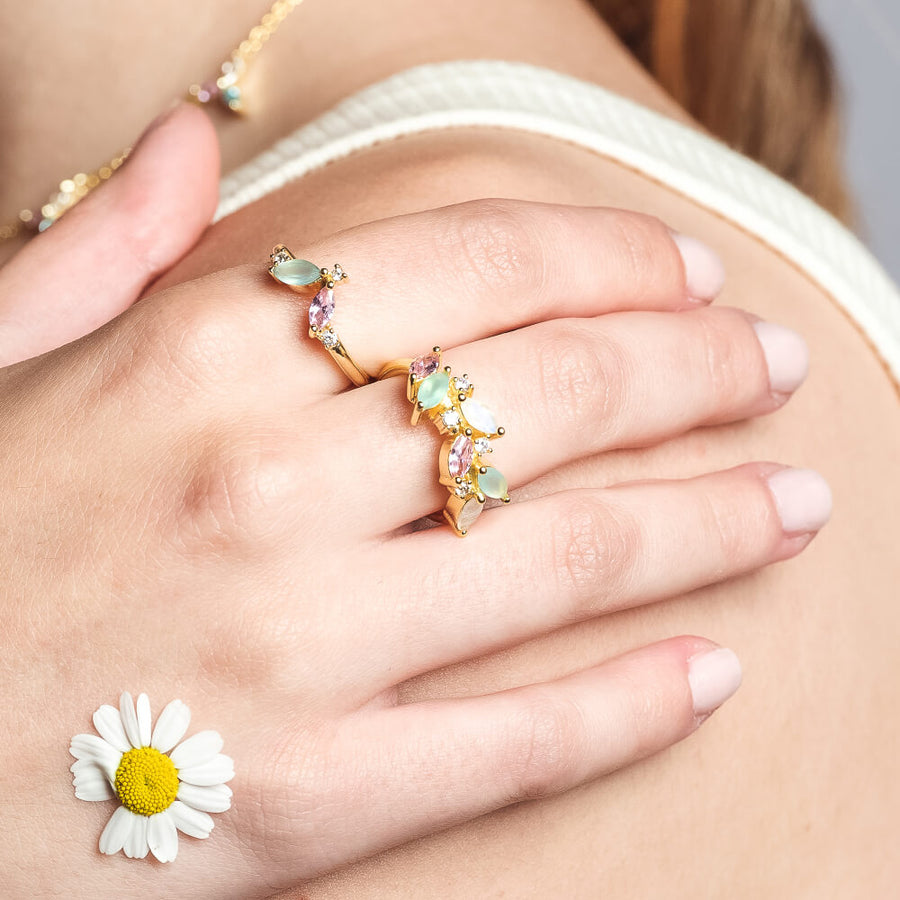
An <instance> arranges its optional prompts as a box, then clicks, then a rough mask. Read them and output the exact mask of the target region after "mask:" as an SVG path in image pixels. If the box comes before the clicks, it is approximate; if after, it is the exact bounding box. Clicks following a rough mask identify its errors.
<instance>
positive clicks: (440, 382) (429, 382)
mask: <svg viewBox="0 0 900 900" xmlns="http://www.w3.org/2000/svg"><path fill="white" fill-rule="evenodd" d="M449 388H450V376H449V375H448V374H447V373H446V372H435V373H434V374H433V375H429V376H428V377H427V378H426V379H425V380H424V381H423V382H422V383H421V384H420V385H419V390H418V392H417V394H416V400H417V401H418V402H419V403H421V404H422V409H433V408H434V407H435V406H437V405H438V403H440V402H441V401H443V400H444V398H445V397H446V396H447V391H448V390H449Z"/></svg>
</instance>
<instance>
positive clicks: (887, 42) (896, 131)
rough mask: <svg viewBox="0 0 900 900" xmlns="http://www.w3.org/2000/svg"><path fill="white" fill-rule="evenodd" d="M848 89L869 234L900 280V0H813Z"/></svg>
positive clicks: (852, 152)
mask: <svg viewBox="0 0 900 900" xmlns="http://www.w3.org/2000/svg"><path fill="white" fill-rule="evenodd" d="M809 6H810V8H811V10H812V12H813V15H815V16H816V18H817V19H818V21H819V24H820V25H821V27H822V29H823V30H824V31H825V34H826V36H827V37H828V39H829V41H830V43H831V47H832V50H833V52H834V56H835V62H836V64H837V68H838V75H839V77H840V81H841V84H842V86H843V91H844V105H845V121H846V137H845V143H846V152H847V164H848V169H849V174H850V182H851V184H852V186H853V189H854V193H855V196H856V198H857V201H858V203H859V212H860V218H861V219H862V223H861V225H862V228H861V231H862V237H863V239H864V240H865V241H866V243H867V244H868V245H869V247H870V248H871V249H872V250H873V251H874V253H875V255H876V256H878V258H879V259H880V260H881V262H882V263H883V265H884V266H885V267H886V268H887V270H888V271H889V272H890V273H891V275H893V277H894V279H895V280H898V281H900V0H809Z"/></svg>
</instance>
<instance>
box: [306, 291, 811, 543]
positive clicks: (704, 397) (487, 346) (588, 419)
mask: <svg viewBox="0 0 900 900" xmlns="http://www.w3.org/2000/svg"><path fill="white" fill-rule="evenodd" d="M444 362H445V363H449V364H450V365H451V366H452V369H453V372H454V374H463V373H466V374H468V375H469V376H470V378H471V380H472V382H473V383H474V384H475V392H474V397H473V399H475V400H477V401H478V402H479V403H482V404H485V405H487V406H489V407H490V408H491V409H492V410H493V411H494V412H495V414H496V418H497V421H498V423H500V424H501V425H503V426H504V427H505V429H506V432H507V434H506V436H504V438H503V440H502V441H499V442H498V441H492V442H491V448H492V451H493V452H492V453H491V456H490V461H491V464H492V465H493V464H494V461H495V460H496V467H497V468H499V469H500V470H501V471H502V472H503V474H504V475H505V476H506V478H507V480H508V481H509V483H510V485H511V486H516V485H522V484H525V483H527V482H529V481H531V480H533V479H534V478H537V477H538V476H540V475H542V474H544V473H546V472H548V471H550V470H552V469H554V468H556V467H558V466H560V465H563V464H565V463H567V462H570V461H572V460H574V459H578V458H580V457H584V456H588V455H592V454H595V453H599V452H602V451H606V450H612V449H620V448H625V447H637V446H642V445H649V444H653V443H657V442H659V441H662V440H665V439H666V438H669V437H673V436H675V435H678V434H681V433H683V432H685V431H688V430H690V429H691V428H695V427H697V426H701V425H710V424H718V423H724V422H731V421H736V420H739V419H743V418H747V417H750V416H757V415H762V414H765V413H768V412H772V411H773V410H775V409H777V408H778V407H780V406H781V405H782V404H783V403H784V402H785V401H786V400H787V398H788V397H789V396H790V394H791V392H792V391H794V390H795V389H796V388H797V387H798V386H799V385H800V384H801V383H802V381H803V379H804V378H805V376H806V371H807V364H808V355H807V349H806V344H805V342H804V341H803V339H802V338H801V337H800V336H799V335H797V334H796V333H794V332H793V331H790V330H789V329H786V328H782V327H781V326H777V325H774V324H772V323H768V322H760V321H754V320H753V319H752V318H751V317H750V316H749V315H748V314H746V313H744V312H742V311H740V310H736V309H726V308H704V309H699V310H696V311H693V312H689V313H679V314H677V315H675V314H671V313H657V312H628V313H617V314H610V315H606V316H602V317H599V318H595V319H569V320H555V321H551V322H544V323H541V324H539V325H533V326H531V327H528V328H523V329H520V330H519V331H516V332H513V333H510V334H506V335H501V336H498V337H493V338H489V339H486V340H483V341H478V342H477V343H474V344H469V345H466V346H464V347H460V348H458V349H456V350H454V351H452V352H448V353H447V354H446V355H445V358H444ZM463 409H465V403H463ZM325 410H327V411H328V412H327V413H326V416H327V417H328V418H329V419H330V418H331V417H334V420H333V421H332V422H330V426H331V427H332V428H333V429H334V430H333V431H331V432H330V433H332V434H334V435H335V436H336V440H335V441H333V442H332V443H331V445H330V446H331V450H330V452H331V453H332V454H333V455H334V454H337V457H338V458H337V459H334V458H333V459H332V462H333V463H334V464H335V465H336V466H338V467H340V468H341V470H342V478H341V482H340V490H341V492H342V493H343V494H344V495H345V500H346V502H347V504H348V505H349V506H355V505H359V504H362V505H364V506H366V507H368V506H371V507H372V508H373V509H375V510H376V511H375V512H374V514H373V515H372V516H370V517H367V519H366V522H365V526H364V527H365V528H367V529H375V531H374V533H373V532H372V531H371V530H369V532H368V534H366V535H365V536H367V537H370V536H375V535H376V534H378V533H384V532H389V531H391V530H393V529H395V528H397V527H398V526H401V525H404V524H406V523H408V522H411V521H414V520H416V519H418V518H421V517H422V516H425V515H428V514H430V513H432V512H434V511H435V510H437V509H440V508H441V507H442V506H443V503H444V501H445V500H446V497H447V489H446V488H444V487H441V486H440V485H439V484H438V483H437V477H438V462H437V460H438V453H439V450H440V447H441V444H442V442H443V441H444V440H446V438H445V437H440V436H438V435H437V434H436V432H435V430H434V429H433V427H432V426H430V425H429V424H428V423H427V422H425V423H424V424H422V423H420V425H421V427H417V428H412V427H411V426H410V424H409V416H410V412H411V406H410V404H409V403H408V401H407V400H406V397H405V386H404V380H403V379H402V378H391V379H388V380H386V381H384V382H380V383H377V384H373V385H369V386H367V387H365V388H361V389H359V390H356V391H351V392H349V393H347V394H343V395H341V396H338V397H335V398H333V399H331V400H328V401H326V403H324V404H323V412H324V411H325ZM360 423H368V426H367V427H365V428H363V429H361V428H360ZM360 460H364V461H365V464H364V465H360V464H359V461H360ZM398 468H399V469H400V470H401V471H402V473H403V476H402V479H401V480H399V481H398V480H397V473H398ZM386 484H392V485H396V489H393V490H391V491H390V493H389V495H388V494H386V493H385V490H384V487H385V485H386Z"/></svg>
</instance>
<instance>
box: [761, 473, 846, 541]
mask: <svg viewBox="0 0 900 900" xmlns="http://www.w3.org/2000/svg"><path fill="white" fill-rule="evenodd" d="M768 484H769V490H770V491H771V492H772V496H773V497H774V498H775V507H776V509H777V510H778V515H779V516H780V518H781V527H782V528H784V530H785V532H787V533H788V534H805V533H807V532H810V531H818V530H819V529H820V528H821V527H822V526H823V525H824V524H825V523H826V522H827V521H828V520H829V519H830V518H831V505H832V501H831V488H830V487H829V486H828V482H827V481H826V480H825V479H824V478H823V477H822V476H821V475H820V474H819V473H818V472H814V471H813V470H812V469H782V470H781V471H779V472H775V473H774V474H773V475H770V476H769V478H768Z"/></svg>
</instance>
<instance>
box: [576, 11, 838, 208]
mask: <svg viewBox="0 0 900 900" xmlns="http://www.w3.org/2000/svg"><path fill="white" fill-rule="evenodd" d="M591 2H592V3H593V5H594V7H595V8H596V9H597V11H598V12H599V13H600V15H601V16H602V17H603V18H604V20H605V21H606V22H607V24H608V25H609V26H610V27H611V28H612V29H613V30H614V31H615V32H616V33H617V34H618V36H619V38H620V39H621V40H622V41H623V42H624V43H625V45H626V46H627V47H628V48H629V49H630V50H631V51H632V53H634V55H635V56H636V57H637V59H638V60H639V61H640V62H641V63H642V64H643V65H644V66H645V67H646V68H647V69H648V70H649V71H650V72H651V74H652V75H653V76H654V77H655V78H656V79H657V81H659V82H660V83H661V84H662V86H663V87H664V88H665V89H666V90H667V91H668V92H669V93H670V94H671V95H672V96H673V97H674V98H675V99H676V100H677V101H678V102H679V103H680V104H681V105H682V106H683V107H684V108H685V109H686V110H687V111H688V112H690V113H691V115H693V116H694V118H695V119H697V121H698V122H700V123H701V124H702V125H704V126H705V127H706V128H707V129H709V131H710V132H712V133H713V134H715V135H716V136H717V137H719V138H721V139H722V140H724V141H725V142H726V143H728V144H730V145H731V146H732V147H734V148H735V149H736V150H738V151H740V152H741V153H744V154H746V155H747V156H750V157H752V158H754V159H756V160H757V161H758V162H760V163H762V164H763V165H764V166H767V167H768V168H769V169H771V170H772V171H773V172H775V173H777V174H778V175H781V176H782V177H783V178H786V179H787V180H788V181H791V182H792V183H793V184H795V185H796V186H797V187H798V188H799V189H800V190H802V191H804V192H805V193H806V194H808V195H809V196H810V197H812V198H813V199H814V200H816V201H817V202H818V203H819V204H820V205H822V206H824V207H825V208H826V209H828V210H830V211H831V212H832V213H834V214H835V215H836V216H838V218H840V219H842V220H844V221H845V222H848V223H849V222H852V219H853V212H852V203H851V200H850V195H849V191H848V188H847V183H846V177H845V175H844V170H843V161H842V152H841V116H840V108H839V102H838V96H837V85H836V79H835V76H834V71H833V67H832V62H831V56H830V54H829V51H828V47H827V45H826V44H825V41H824V40H823V38H822V36H821V34H820V33H819V31H818V29H817V28H816V26H815V23H814V22H813V20H812V17H811V15H810V13H809V10H808V9H807V8H806V5H805V3H804V2H803V0H591Z"/></svg>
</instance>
